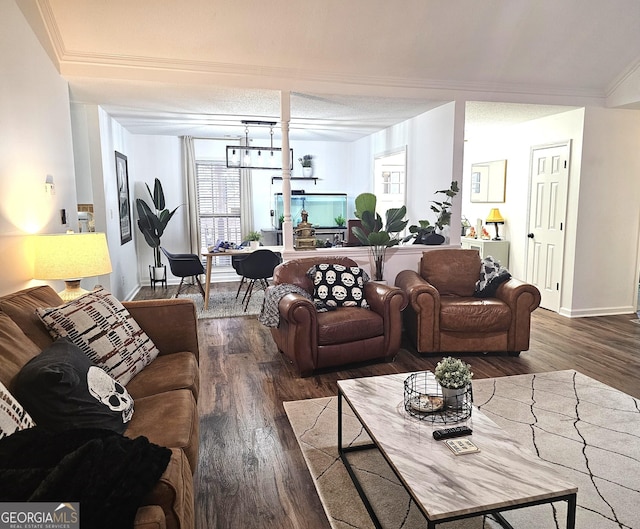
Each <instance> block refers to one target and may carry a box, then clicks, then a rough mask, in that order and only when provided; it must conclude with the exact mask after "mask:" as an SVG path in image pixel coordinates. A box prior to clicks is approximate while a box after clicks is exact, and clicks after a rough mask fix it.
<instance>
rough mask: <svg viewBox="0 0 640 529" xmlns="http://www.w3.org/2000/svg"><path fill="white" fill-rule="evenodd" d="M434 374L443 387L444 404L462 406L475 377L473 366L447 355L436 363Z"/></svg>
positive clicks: (454, 406)
mask: <svg viewBox="0 0 640 529" xmlns="http://www.w3.org/2000/svg"><path fill="white" fill-rule="evenodd" d="M434 375H435V377H436V380H437V381H438V383H439V384H440V387H441V388H442V395H443V397H444V405H445V406H448V407H452V408H460V407H461V406H462V405H463V403H464V400H465V399H464V394H465V393H466V391H467V389H468V386H469V384H471V379H472V378H473V372H472V371H471V366H470V365H469V364H467V363H466V362H463V361H462V360H460V359H459V358H454V357H452V356H447V357H445V358H443V359H442V360H440V362H438V363H437V364H436V369H435V371H434Z"/></svg>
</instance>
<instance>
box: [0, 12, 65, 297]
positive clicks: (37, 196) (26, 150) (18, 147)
mask: <svg viewBox="0 0 640 529" xmlns="http://www.w3.org/2000/svg"><path fill="white" fill-rule="evenodd" d="M0 13H2V16H1V17H0V72H2V74H1V76H2V82H1V83H0V123H1V124H2V125H1V126H0V197H2V200H1V202H0V255H1V256H2V258H1V259H2V273H1V274H0V295H2V294H6V293H9V292H13V291H15V290H17V289H20V288H25V287H28V286H31V285H32V284H38V283H41V282H34V281H32V264H31V260H30V258H29V255H28V249H27V244H26V237H25V235H27V234H31V233H59V232H64V231H66V229H67V228H74V229H75V228H76V226H77V212H76V203H75V194H76V192H75V179H74V167H73V154H72V147H71V120H70V116H69V94H68V87H67V83H66V82H65V81H64V80H63V79H62V78H61V77H60V75H59V74H58V72H57V71H56V70H55V68H54V66H53V65H52V64H51V61H50V59H49V57H48V56H47V54H46V53H45V52H44V50H43V49H42V47H41V46H40V44H39V42H38V40H37V39H36V37H35V35H34V34H33V32H32V30H31V28H30V27H29V26H28V24H27V23H26V21H25V19H24V17H23V15H22V13H21V12H20V10H19V9H18V7H17V6H16V4H15V2H13V1H12V0H0ZM48 174H50V175H52V176H53V178H54V182H55V195H48V194H45V191H44V181H45V178H46V176H47V175H48ZM61 209H65V210H66V213H67V224H65V225H63V224H62V223H61V221H60V210H61ZM51 284H52V286H53V287H54V288H56V290H61V289H62V288H63V286H64V285H63V283H62V282H59V281H54V282H51Z"/></svg>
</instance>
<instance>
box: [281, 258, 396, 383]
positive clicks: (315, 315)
mask: <svg viewBox="0 0 640 529" xmlns="http://www.w3.org/2000/svg"><path fill="white" fill-rule="evenodd" d="M320 263H329V264H342V265H344V266H348V267H350V266H358V265H357V263H356V262H355V261H353V260H352V259H350V258H347V257H311V258H304V259H293V260H291V261H287V262H284V263H282V264H280V265H278V266H277V267H276V268H275V270H274V272H273V283H274V284H275V285H279V284H283V283H288V284H292V285H296V286H298V287H300V288H302V289H304V290H306V291H307V292H308V293H309V294H311V295H313V282H312V281H311V279H310V278H309V277H308V276H307V271H308V270H309V268H311V267H312V266H314V265H317V264H320ZM364 296H365V298H366V300H367V302H368V303H369V305H370V307H371V309H370V310H369V309H366V308H361V307H339V308H337V309H336V310H333V311H329V312H318V311H317V310H316V307H315V305H314V303H313V302H312V301H310V300H309V299H307V298H305V297H304V296H302V295H300V294H286V295H285V296H284V297H283V298H282V299H281V300H280V302H279V311H280V324H279V325H278V327H277V328H271V334H272V336H273V339H274V341H275V343H276V345H277V346H278V349H279V350H280V352H281V353H283V354H284V355H285V357H286V358H287V360H288V361H289V362H290V363H291V364H293V365H294V366H295V368H296V370H297V371H298V373H299V374H300V376H302V377H306V376H309V375H311V374H312V373H313V372H314V371H316V370H318V369H324V368H331V367H337V366H342V365H346V364H352V363H357V362H365V361H378V360H381V361H391V360H392V359H393V358H394V357H395V355H396V354H397V352H398V350H399V349H400V340H401V337H402V310H403V309H404V308H405V307H406V304H407V300H406V297H405V295H404V293H403V292H402V290H400V289H399V288H395V287H392V286H388V285H383V284H380V283H375V282H372V281H369V282H367V283H366V284H365V291H364Z"/></svg>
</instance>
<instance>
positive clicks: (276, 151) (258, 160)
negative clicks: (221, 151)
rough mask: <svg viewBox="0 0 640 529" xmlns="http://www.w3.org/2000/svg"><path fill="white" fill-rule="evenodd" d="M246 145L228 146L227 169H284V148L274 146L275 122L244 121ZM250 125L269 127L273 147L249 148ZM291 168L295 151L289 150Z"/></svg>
mask: <svg viewBox="0 0 640 529" xmlns="http://www.w3.org/2000/svg"><path fill="white" fill-rule="evenodd" d="M242 124H243V125H244V135H245V145H242V146H241V145H227V167H234V168H238V169H282V148H281V147H274V146H273V126H274V125H275V124H276V123H275V121H246V120H243V121H242ZM249 125H266V126H268V127H269V134H270V136H271V145H270V146H269V147H250V146H249ZM289 155H290V158H291V159H290V161H289V167H290V168H291V167H293V149H289Z"/></svg>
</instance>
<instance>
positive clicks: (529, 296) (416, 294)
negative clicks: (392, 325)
mask: <svg viewBox="0 0 640 529" xmlns="http://www.w3.org/2000/svg"><path fill="white" fill-rule="evenodd" d="M480 264H481V259H480V255H479V254H478V251H477V250H462V249H446V248H442V249H438V250H430V251H426V252H423V255H422V258H421V260H420V266H419V272H415V271H413V270H403V271H402V272H400V273H399V274H398V275H397V277H396V280H395V284H396V286H397V287H399V288H401V289H402V290H403V291H404V292H405V293H406V294H407V296H408V298H409V305H408V307H407V309H406V310H405V311H404V325H405V331H406V332H407V333H408V334H409V336H410V337H411V339H412V341H413V343H414V345H415V347H416V349H417V350H418V352H420V353H470V352H509V353H510V354H512V355H517V354H519V353H520V352H521V351H526V350H528V349H529V334H530V328H531V327H530V326H531V313H532V312H533V311H534V310H535V309H536V308H537V307H538V305H539V304H540V292H539V290H538V289H537V288H536V287H535V286H533V285H530V284H527V283H524V282H522V281H519V280H518V279H515V278H511V279H509V280H508V281H506V282H504V283H502V284H501V285H500V286H499V287H498V289H497V292H496V294H495V297H490V298H480V297H474V289H475V284H476V282H477V281H478V279H479V276H480Z"/></svg>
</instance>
